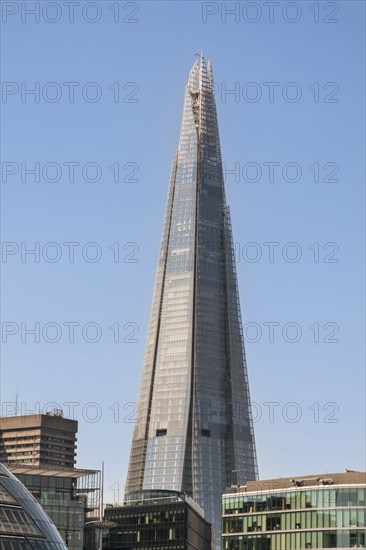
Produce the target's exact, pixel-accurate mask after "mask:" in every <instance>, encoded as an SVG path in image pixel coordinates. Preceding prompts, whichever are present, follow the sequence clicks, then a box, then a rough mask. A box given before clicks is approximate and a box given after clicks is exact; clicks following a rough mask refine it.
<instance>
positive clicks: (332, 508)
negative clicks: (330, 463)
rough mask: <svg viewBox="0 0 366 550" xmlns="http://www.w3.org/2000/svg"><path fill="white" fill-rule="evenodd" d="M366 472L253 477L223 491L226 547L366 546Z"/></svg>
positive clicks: (254, 549) (267, 549)
mask: <svg viewBox="0 0 366 550" xmlns="http://www.w3.org/2000/svg"><path fill="white" fill-rule="evenodd" d="M365 493H366V473H364V472H353V471H347V470H346V472H345V473H336V474H316V475H311V476H301V477H292V478H280V479H270V480H265V481H251V482H248V483H247V485H245V486H233V487H231V488H230V489H228V490H227V492H226V494H224V495H223V511H222V514H223V519H222V521H223V523H222V528H223V529H222V532H223V535H222V548H223V550H297V549H306V548H333V549H335V548H337V549H339V548H342V549H349V548H366V536H365V519H366V502H365Z"/></svg>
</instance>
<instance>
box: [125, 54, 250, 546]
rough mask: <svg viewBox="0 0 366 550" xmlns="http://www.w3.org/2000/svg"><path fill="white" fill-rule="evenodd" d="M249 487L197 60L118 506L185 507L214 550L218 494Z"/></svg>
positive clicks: (233, 323)
mask: <svg viewBox="0 0 366 550" xmlns="http://www.w3.org/2000/svg"><path fill="white" fill-rule="evenodd" d="M256 477H257V463H256V451H255V443H254V433H253V426H252V419H251V412H250V397H249V384H248V377H247V369H246V360H245V352H244V342H243V334H242V324H241V313H240V305H239V296H238V288H237V278H236V271H235V263H234V252H233V241H232V233H231V223H230V213H229V208H228V206H227V203H226V198H225V189H224V177H223V170H222V162H221V152H220V140H219V131H218V123H217V115H216V106H215V97H214V81H213V75H212V69H211V63H210V62H209V63H208V66H207V68H206V63H205V60H204V58H203V55H201V56H200V57H199V59H198V60H197V61H196V63H195V64H194V66H193V68H192V70H191V72H190V74H189V79H188V84H187V87H186V92H185V98H184V110H183V121H182V128H181V134H180V140H179V147H178V150H177V153H176V156H175V159H174V162H173V166H172V172H171V183H170V189H169V193H168V200H167V207H166V215H165V221H164V226H163V236H162V244H161V251H160V257H159V262H158V268H157V274H156V281H155V290H154V295H153V302H152V310H151V317H150V325H149V331H148V337H147V344H146V352H145V359H144V366H143V374H142V382H141V388H140V397H139V407H138V420H137V424H136V426H135V431H134V434H133V441H132V448H131V455H130V462H129V469H128V475H127V484H126V494H129V493H131V492H132V491H137V490H140V489H147V490H149V489H169V490H175V491H178V492H185V493H187V494H189V495H191V496H192V497H193V499H194V500H195V501H196V502H197V503H198V504H199V505H200V506H201V507H202V508H203V509H204V511H205V517H206V519H207V520H208V521H209V522H210V523H212V524H213V527H214V529H215V531H216V534H215V543H216V547H217V548H219V545H220V531H221V494H222V493H223V491H224V490H225V488H226V487H227V486H229V485H230V484H231V483H232V482H233V479H234V480H238V482H239V483H241V484H243V483H245V482H246V481H247V480H250V479H256Z"/></svg>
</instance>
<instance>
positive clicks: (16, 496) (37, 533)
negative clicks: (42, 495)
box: [0, 464, 66, 550]
mask: <svg viewBox="0 0 366 550" xmlns="http://www.w3.org/2000/svg"><path fill="white" fill-rule="evenodd" d="M0 550H66V546H65V544H64V542H63V540H62V539H61V537H60V535H59V533H58V532H57V529H56V527H55V525H54V524H53V523H52V521H51V520H50V518H49V517H48V516H47V514H46V513H45V512H44V510H43V509H42V507H41V505H40V504H39V503H38V502H37V501H36V499H35V498H34V497H33V496H32V495H31V494H30V492H29V491H28V490H27V489H26V488H25V487H24V485H22V483H21V482H20V481H19V480H18V479H17V478H16V477H15V476H14V475H12V474H11V473H10V472H9V471H8V470H7V469H6V468H5V467H4V466H3V465H2V464H0Z"/></svg>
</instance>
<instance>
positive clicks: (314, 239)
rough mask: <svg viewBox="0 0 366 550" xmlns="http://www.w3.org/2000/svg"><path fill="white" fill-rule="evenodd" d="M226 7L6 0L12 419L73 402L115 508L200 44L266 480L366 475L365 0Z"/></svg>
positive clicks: (86, 447) (8, 403) (6, 318)
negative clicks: (208, 66) (213, 102)
mask: <svg viewBox="0 0 366 550" xmlns="http://www.w3.org/2000/svg"><path fill="white" fill-rule="evenodd" d="M235 5H237V6H239V8H236V9H239V11H237V12H236V14H235V13H234V14H233V15H230V14H228V13H226V12H225V11H224V10H225V8H226V9H227V10H229V9H232V8H233V7H234V8H235ZM24 6H25V7H24ZM223 6H224V7H223V8H221V2H206V3H203V4H202V3H201V2H189V1H184V2H179V1H174V2H154V1H144V2H138V3H134V2H122V1H120V2H118V1H117V2H115V1H112V0H103V1H100V2H86V1H84V0H80V2H79V3H74V2H71V3H67V2H62V1H61V0H57V1H56V2H45V1H41V2H39V3H38V7H37V3H35V2H31V1H28V2H25V3H21V2H5V1H4V2H2V10H3V12H2V19H3V23H2V78H3V82H4V84H3V89H2V103H1V108H2V131H3V137H5V140H4V141H3V145H2V163H3V164H2V169H3V170H2V181H1V189H2V241H3V249H2V252H3V254H2V272H3V277H2V306H1V317H2V340H3V343H2V353H1V363H2V366H1V399H2V407H3V409H2V413H3V414H10V413H11V407H12V406H14V401H15V396H16V395H18V405H19V412H21V411H22V412H25V410H26V411H28V412H31V411H32V410H35V411H36V412H38V409H39V408H40V409H41V411H45V410H47V408H48V407H52V405H47V403H50V402H54V403H55V405H53V406H55V407H56V406H59V407H61V408H62V409H63V410H64V412H65V414H66V415H67V414H68V413H69V412H71V411H72V410H73V411H74V414H73V416H74V417H75V418H77V419H78V420H79V439H78V466H79V467H82V468H99V467H100V465H101V462H102V461H103V460H104V462H105V469H106V498H107V500H110V501H111V500H118V499H119V500H121V499H122V493H123V485H124V482H125V477H126V471H127V463H128V456H129V447H130V442H131V435H132V429H133V418H134V411H135V408H136V405H135V402H136V400H137V396H138V389H139V383H140V375H141V367H142V361H143V354H144V346H145V338H146V332H147V323H148V318H149V312H150V304H151V298H152V291H153V284H154V276H155V268H156V262H157V256H158V251H159V245H160V235H161V227H162V222H163V216H164V209H165V199H166V193H167V189H168V182H169V175H170V167H171V161H172V158H173V155H174V153H175V150H176V147H177V144H178V136H179V129H180V122H181V115H182V106H183V105H182V104H183V94H184V87H185V84H186V80H187V76H188V72H189V69H190V68H191V66H192V64H193V62H194V57H195V55H194V54H195V52H197V51H201V50H203V51H204V53H205V55H206V57H207V58H211V59H212V61H213V68H214V75H215V79H216V82H217V84H218V93H217V106H218V116H219V125H220V132H221V147H222V155H223V159H224V161H225V163H226V167H227V170H233V169H236V170H237V171H238V170H239V173H237V174H236V175H235V174H229V173H228V174H227V177H226V190H227V198H228V202H229V204H230V205H231V214H232V223H233V232H234V241H235V243H236V250H237V253H238V258H237V259H238V261H237V271H238V281H239V290H240V298H241V307H242V315H243V323H244V333H245V336H246V340H247V341H246V351H247V360H248V369H249V379H250V386H251V397H252V401H253V415H254V419H255V434H256V442H257V452H258V461H259V471H260V476H261V477H262V478H268V477H278V476H287V475H297V474H298V475H301V474H311V473H316V472H319V473H321V472H327V471H328V472H334V471H342V470H344V469H345V468H350V469H364V468H365V458H364V433H365V431H364V413H365V394H364V388H365V384H364V365H363V357H364V345H363V340H364V331H365V326H364V298H365V297H364V285H363V281H364V275H365V273H364V237H363V235H364V161H363V156H364V151H365V139H364V118H365V112H364V92H365V88H364V53H363V52H364V46H365V23H364V21H365V4H364V2H362V1H340V2H330V3H329V2H328V3H326V2H323V1H321V2H308V1H301V2H300V1H298V2H292V3H288V2H279V3H278V5H277V3H274V4H271V6H272V7H271V8H270V7H269V6H268V3H266V2H262V1H258V2H240V3H239V2H237V3H236V4H235V3H234V2H226V3H223ZM31 9H36V10H37V9H39V15H38V14H37V13H36V14H35V15H32V14H30V13H28V12H27V10H31ZM270 10H271V11H270ZM272 10H274V11H273V12H272ZM36 18H38V21H36V20H35V19H36ZM94 19H95V22H94V23H93V22H91V21H92V20H94ZM72 20H73V22H71V21H72ZM52 21H54V22H52ZM133 21H135V22H133ZM291 21H292V22H291ZM65 83H66V84H65ZM67 83H69V84H67ZM71 83H73V84H71ZM90 83H94V84H90ZM32 88H33V89H35V90H36V91H35V94H33V95H32V94H29V93H27V90H30V89H32ZM230 90H235V93H231V94H230V93H228V91H230ZM255 100H256V101H255ZM22 163H23V164H22ZM35 163H39V165H37V166H36V171H37V170H39V172H40V173H39V177H38V175H37V174H36V176H35V175H34V174H33V175H32V174H30V173H29V172H27V169H31V168H32V167H33V168H34V167H35ZM49 163H52V164H49ZM70 163H78V164H70ZM88 163H92V164H88ZM111 166H112V168H110V167H111ZM118 166H119V173H118V169H117V168H118ZM73 171H74V176H73V177H72V172H73ZM35 179H38V180H39V181H35ZM52 180H53V181H52ZM93 180H97V181H93ZM114 180H117V181H114ZM134 180H135V181H134ZM22 243H23V244H22ZM36 243H39V244H36ZM47 243H56V244H47ZM64 243H76V244H66V245H65V244H64ZM88 243H96V244H94V245H91V244H88ZM115 243H118V244H115ZM264 243H267V244H264ZM268 243H272V244H268ZM289 243H290V244H289ZM291 243H292V244H291ZM293 243H295V244H293ZM32 248H33V249H35V250H36V251H37V252H36V254H38V250H39V258H38V257H37V256H36V255H31V254H26V250H28V249H32ZM72 251H73V254H74V256H73V261H71V259H72ZM99 256H100V257H99ZM94 258H96V261H93V259H94ZM36 260H37V261H36ZM38 260H39V261H38ZM52 260H55V261H52ZM255 260H257V261H255ZM293 260H297V261H293ZM36 323H39V325H35V324H36ZM48 323H51V324H48ZM72 323H75V324H74V325H72ZM76 323H78V324H76ZM88 323H92V324H88ZM273 323H275V324H273ZM72 326H73V327H74V329H73V330H74V337H73V338H72V334H71V333H72ZM35 327H36V331H37V330H38V329H39V338H38V335H37V334H36V335H34V334H33V335H32V334H30V333H27V332H26V331H27V330H28V329H31V328H35ZM110 327H112V328H110ZM271 327H272V328H271ZM310 327H311V328H310ZM117 329H119V333H118V330H117ZM271 330H273V335H272V334H271ZM11 332H13V334H11ZM272 336H273V337H272ZM35 339H39V342H35ZM94 339H95V340H97V339H98V341H95V342H92V340H94ZM52 340H57V341H55V342H53V343H52ZM115 340H119V341H115ZM37 403H39V404H40V405H37ZM94 420H95V421H94ZM295 420H297V421H295Z"/></svg>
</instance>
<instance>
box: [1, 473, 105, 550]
mask: <svg viewBox="0 0 366 550" xmlns="http://www.w3.org/2000/svg"><path fill="white" fill-rule="evenodd" d="M9 469H10V470H11V472H12V473H14V475H16V477H17V478H18V479H19V480H20V481H21V482H22V483H23V484H24V485H25V487H26V488H27V489H28V490H29V491H30V493H31V494H32V495H33V496H34V497H35V498H36V499H37V500H38V502H39V503H40V504H41V506H42V508H43V509H44V511H45V512H46V513H47V514H48V516H49V517H50V518H51V519H52V521H53V522H54V524H55V525H56V527H57V530H58V532H59V533H60V535H61V537H62V539H63V540H64V541H65V542H66V545H67V547H68V548H69V550H83V548H85V547H86V544H85V537H84V535H85V532H84V529H85V525H86V524H88V522H90V521H93V520H96V519H99V514H100V509H99V508H100V472H99V471H97V470H80V469H76V468H72V469H71V468H64V469H62V468H51V467H43V468H40V467H35V466H31V465H20V464H15V465H10V466H9Z"/></svg>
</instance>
